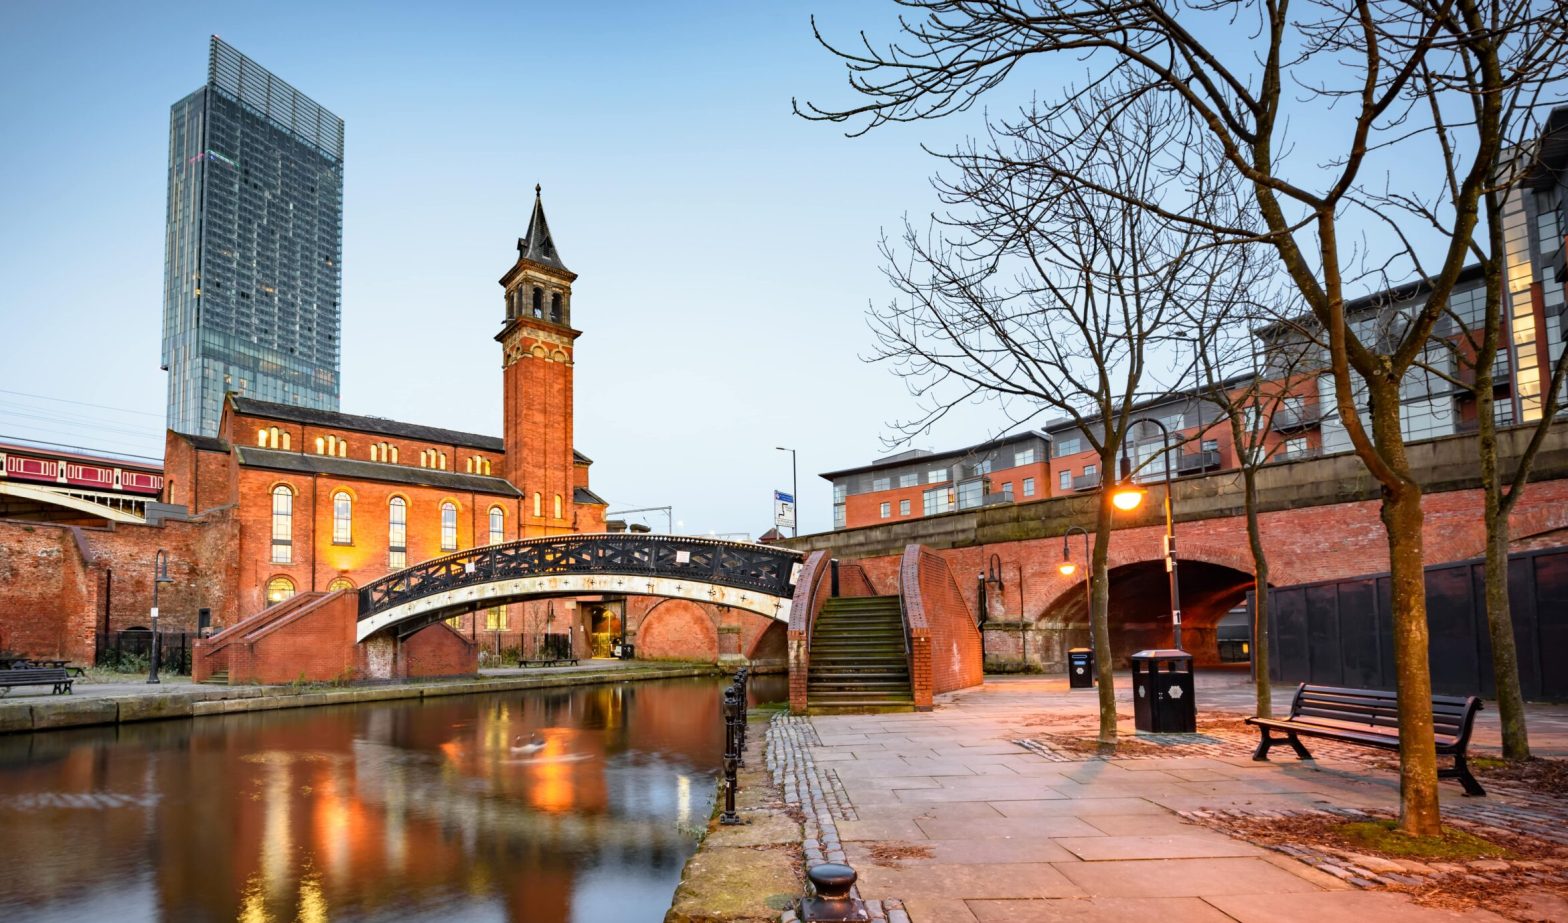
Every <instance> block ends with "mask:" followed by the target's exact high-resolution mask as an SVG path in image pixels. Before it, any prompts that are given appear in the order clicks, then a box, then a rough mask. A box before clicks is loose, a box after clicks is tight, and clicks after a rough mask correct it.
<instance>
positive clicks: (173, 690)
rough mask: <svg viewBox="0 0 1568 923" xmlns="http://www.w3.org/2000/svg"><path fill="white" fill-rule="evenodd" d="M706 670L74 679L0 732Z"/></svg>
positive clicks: (43, 692) (28, 704)
mask: <svg viewBox="0 0 1568 923" xmlns="http://www.w3.org/2000/svg"><path fill="white" fill-rule="evenodd" d="M720 672H722V671H721V670H720V668H719V667H716V666H714V665H713V664H703V663H681V662H650V661H637V660H628V661H623V660H587V661H583V662H581V663H579V664H576V665H563V666H555V667H527V668H515V667H497V668H486V669H482V670H480V672H479V675H477V676H472V677H454V678H450V679H438V680H422V681H414V682H397V683H377V684H366V685H343V686H335V685H322V684H289V685H283V686H260V685H215V684H208V683H193V682H191V681H190V678H189V677H186V676H177V675H176V676H165V677H162V678H161V680H160V682H158V683H156V684H153V683H147V682H146V681H144V680H136V681H128V682H93V681H91V677H88V678H87V679H85V680H84V679H78V680H77V681H76V683H75V684H74V686H73V690H72V694H70V695H53V694H51V693H50V691H49V689H48V688H47V687H43V688H37V687H22V688H18V689H15V690H13V691H12V692H11V693H10V694H9V695H7V696H5V697H4V698H0V733H18V732H29V731H48V730H58V729H62V728H73V727H87V726H91V725H104V724H125V723H129V722H134V721H153V720H161V719H166V718H199V717H206V716H209V715H228V714H236V713H241V712H254V711H270V710H273V709H280V708H308V707H313V706H318V705H346V704H354V703H359V702H382V701H392V700H399V699H422V698H436V697H440V696H450V695H470V694H474V693H486V692H510V691H514V690H519V689H539V688H545V687H550V686H577V685H585V684H591V683H605V682H631V681H640V680H650V679H672V678H678V677H686V676H713V675H717V674H719V673H720Z"/></svg>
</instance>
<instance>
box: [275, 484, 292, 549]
mask: <svg viewBox="0 0 1568 923" xmlns="http://www.w3.org/2000/svg"><path fill="white" fill-rule="evenodd" d="M293 560H294V491H292V490H289V489H288V488H287V487H285V486H283V485H282V484H279V485H278V486H277V487H274V488H272V563H274V564H288V563H290V562H292V561H293Z"/></svg>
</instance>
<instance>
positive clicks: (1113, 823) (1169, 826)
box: [1080, 811, 1203, 836]
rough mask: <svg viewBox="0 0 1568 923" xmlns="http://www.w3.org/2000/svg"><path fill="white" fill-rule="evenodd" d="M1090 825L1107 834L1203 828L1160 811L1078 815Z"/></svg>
mask: <svg viewBox="0 0 1568 923" xmlns="http://www.w3.org/2000/svg"><path fill="white" fill-rule="evenodd" d="M1080 816H1082V817H1083V819H1084V820H1086V821H1088V822H1089V824H1090V825H1091V826H1093V827H1094V828H1095V829H1097V830H1099V831H1100V832H1102V833H1104V834H1106V835H1107V836H1150V835H1152V834H1157V833H1158V834H1183V833H1196V832H1198V831H1199V830H1201V829H1203V828H1201V827H1199V826H1198V825H1197V824H1194V823H1190V822H1189V821H1187V820H1185V819H1183V818H1181V817H1177V816H1176V815H1174V814H1170V813H1167V812H1165V811H1161V812H1160V813H1158V814H1086V815H1080Z"/></svg>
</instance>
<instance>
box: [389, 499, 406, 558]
mask: <svg viewBox="0 0 1568 923" xmlns="http://www.w3.org/2000/svg"><path fill="white" fill-rule="evenodd" d="M387 566H388V567H391V568H393V569H394V570H401V569H402V568H404V567H407V566H408V503H407V502H406V501H404V499H403V498H402V497H393V498H392V499H391V500H389V501H387Z"/></svg>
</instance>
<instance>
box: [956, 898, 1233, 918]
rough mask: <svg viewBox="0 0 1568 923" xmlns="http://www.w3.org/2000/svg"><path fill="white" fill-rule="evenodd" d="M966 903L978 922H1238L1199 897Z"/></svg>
mask: <svg viewBox="0 0 1568 923" xmlns="http://www.w3.org/2000/svg"><path fill="white" fill-rule="evenodd" d="M966 903H967V904H968V907H967V909H968V911H969V912H970V913H971V914H972V915H973V918H974V919H975V920H976V921H977V923H1058V921H1071V923H1235V921H1234V920H1232V919H1231V918H1230V917H1228V916H1226V915H1225V914H1224V913H1222V912H1221V911H1219V910H1217V909H1215V908H1214V906H1213V905H1212V904H1209V903H1208V902H1206V901H1204V900H1203V899H1201V898H1196V897H1085V898H1070V897H1069V898H1060V899H1056V900H1042V901H1017V900H1014V901H995V900H979V901H968V902H966Z"/></svg>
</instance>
